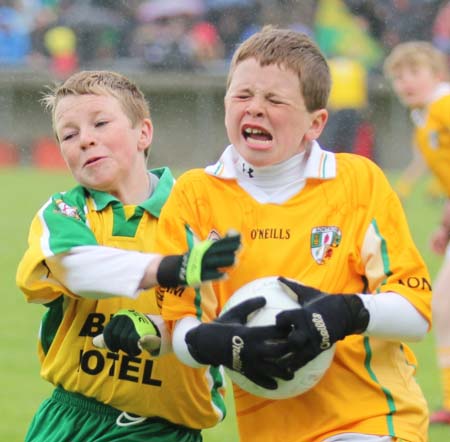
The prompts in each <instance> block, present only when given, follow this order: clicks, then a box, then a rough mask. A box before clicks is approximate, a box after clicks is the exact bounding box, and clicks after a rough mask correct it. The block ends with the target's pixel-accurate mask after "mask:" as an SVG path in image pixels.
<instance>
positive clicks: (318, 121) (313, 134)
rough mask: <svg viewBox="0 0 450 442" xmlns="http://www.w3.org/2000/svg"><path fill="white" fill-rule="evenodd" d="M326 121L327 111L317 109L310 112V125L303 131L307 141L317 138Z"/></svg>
mask: <svg viewBox="0 0 450 442" xmlns="http://www.w3.org/2000/svg"><path fill="white" fill-rule="evenodd" d="M327 121H328V111H327V110H326V109H319V110H316V111H314V112H312V113H311V126H310V127H309V129H308V130H307V131H306V133H305V138H306V140H307V141H313V140H317V138H319V136H320V134H321V133H322V131H323V128H324V127H325V124H326V123H327Z"/></svg>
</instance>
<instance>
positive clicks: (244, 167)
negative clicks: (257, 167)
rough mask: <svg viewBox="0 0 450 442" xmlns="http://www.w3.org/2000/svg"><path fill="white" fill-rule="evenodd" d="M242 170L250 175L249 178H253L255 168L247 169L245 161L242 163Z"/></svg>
mask: <svg viewBox="0 0 450 442" xmlns="http://www.w3.org/2000/svg"><path fill="white" fill-rule="evenodd" d="M242 172H244V173H246V174H247V175H248V176H249V178H253V172H254V170H253V169H252V168H251V167H249V168H248V169H247V167H246V165H245V163H242Z"/></svg>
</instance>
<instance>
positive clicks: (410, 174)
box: [394, 148, 428, 198]
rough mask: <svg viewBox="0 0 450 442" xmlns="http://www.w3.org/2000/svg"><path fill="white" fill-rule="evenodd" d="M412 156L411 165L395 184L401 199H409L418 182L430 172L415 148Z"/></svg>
mask: <svg viewBox="0 0 450 442" xmlns="http://www.w3.org/2000/svg"><path fill="white" fill-rule="evenodd" d="M412 154H413V157H412V159H411V161H410V163H409V164H408V165H407V166H406V168H405V169H404V170H403V171H402V173H401V175H400V177H399V178H398V179H397V181H396V182H395V184H394V188H395V190H396V192H397V194H398V196H399V197H400V198H407V197H408V196H409V195H410V193H411V191H412V188H413V186H414V184H415V183H416V182H417V180H418V179H419V178H420V177H421V176H422V175H424V174H425V173H426V172H427V171H428V168H427V166H426V164H425V161H424V159H423V158H422V155H421V153H420V152H419V151H418V150H417V149H416V148H414V149H413V152H412Z"/></svg>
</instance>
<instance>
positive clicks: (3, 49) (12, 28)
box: [0, 0, 31, 66]
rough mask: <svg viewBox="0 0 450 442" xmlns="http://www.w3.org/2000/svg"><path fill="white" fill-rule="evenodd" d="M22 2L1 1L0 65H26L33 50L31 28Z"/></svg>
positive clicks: (16, 0) (18, 0)
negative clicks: (22, 11)
mask: <svg viewBox="0 0 450 442" xmlns="http://www.w3.org/2000/svg"><path fill="white" fill-rule="evenodd" d="M21 7H22V4H21V2H20V0H0V65H8V66H17V65H25V64H26V61H27V56H28V54H29V53H30V49H31V38H30V28H29V24H28V23H27V20H26V18H25V16H24V15H23V14H21V11H20V10H21Z"/></svg>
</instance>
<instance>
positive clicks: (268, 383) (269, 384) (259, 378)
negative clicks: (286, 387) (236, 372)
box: [245, 372, 278, 390]
mask: <svg viewBox="0 0 450 442" xmlns="http://www.w3.org/2000/svg"><path fill="white" fill-rule="evenodd" d="M245 376H246V377H247V378H248V379H250V380H251V381H252V382H254V383H255V384H257V385H259V386H261V387H263V388H266V389H268V390H276V389H277V387H278V384H277V381H276V380H275V379H273V378H271V377H269V376H267V375H266V374H263V373H257V372H250V373H245Z"/></svg>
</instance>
